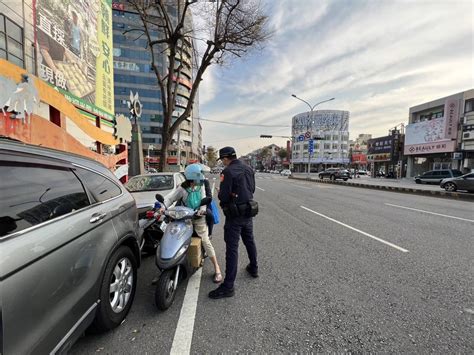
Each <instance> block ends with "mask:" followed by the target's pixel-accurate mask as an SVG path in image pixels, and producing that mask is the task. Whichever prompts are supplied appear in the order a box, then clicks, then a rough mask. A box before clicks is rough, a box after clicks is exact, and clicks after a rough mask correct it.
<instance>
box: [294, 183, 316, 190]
mask: <svg viewBox="0 0 474 355" xmlns="http://www.w3.org/2000/svg"><path fill="white" fill-rule="evenodd" d="M293 186H294V187H300V188H302V189H308V190H312V188H311V187H307V186H301V185H296V184H295V185H293Z"/></svg>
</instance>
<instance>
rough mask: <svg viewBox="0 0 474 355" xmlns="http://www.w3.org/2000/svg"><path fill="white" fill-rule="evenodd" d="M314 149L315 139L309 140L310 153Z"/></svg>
mask: <svg viewBox="0 0 474 355" xmlns="http://www.w3.org/2000/svg"><path fill="white" fill-rule="evenodd" d="M313 151H314V141H313V140H312V139H310V140H309V141H308V152H309V154H313Z"/></svg>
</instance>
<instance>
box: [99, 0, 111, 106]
mask: <svg viewBox="0 0 474 355" xmlns="http://www.w3.org/2000/svg"><path fill="white" fill-rule="evenodd" d="M99 17H100V22H99V23H98V41H99V47H100V54H99V56H98V57H97V62H96V68H97V73H96V86H97V95H96V102H97V104H98V105H99V106H100V107H103V108H104V109H105V110H107V111H109V112H113V109H114V81H113V80H114V76H113V44H112V0H100V16H99Z"/></svg>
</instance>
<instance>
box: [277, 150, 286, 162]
mask: <svg viewBox="0 0 474 355" xmlns="http://www.w3.org/2000/svg"><path fill="white" fill-rule="evenodd" d="M278 156H279V157H280V159H282V160H283V159H285V158H286V157H287V156H288V152H287V151H286V149H284V148H282V149H280V151H279V152H278Z"/></svg>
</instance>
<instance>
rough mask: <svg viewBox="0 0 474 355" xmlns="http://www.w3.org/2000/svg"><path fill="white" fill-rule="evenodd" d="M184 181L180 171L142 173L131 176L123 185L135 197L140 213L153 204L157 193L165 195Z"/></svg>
mask: <svg viewBox="0 0 474 355" xmlns="http://www.w3.org/2000/svg"><path fill="white" fill-rule="evenodd" d="M184 181H185V178H184V175H183V174H182V173H176V172H175V173H173V172H167V173H156V174H143V175H137V176H134V177H132V178H131V179H130V180H129V181H128V182H127V183H126V184H125V187H126V189H127V190H128V191H129V192H130V193H131V194H132V196H133V198H134V199H135V201H136V203H137V209H138V212H139V214H140V212H143V211H145V210H147V209H149V208H150V207H153V206H154V205H155V201H156V198H155V195H156V194H157V193H159V194H160V195H163V196H165V195H167V194H169V193H170V192H172V191H174V190H176V189H177V188H178V186H179V185H181V184H182V183H183V182H184Z"/></svg>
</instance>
